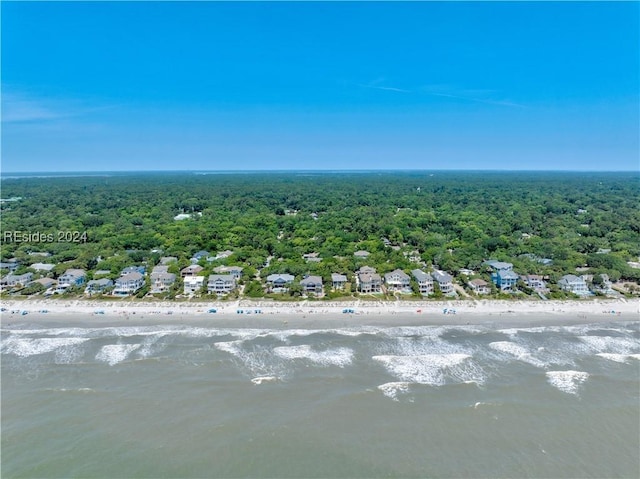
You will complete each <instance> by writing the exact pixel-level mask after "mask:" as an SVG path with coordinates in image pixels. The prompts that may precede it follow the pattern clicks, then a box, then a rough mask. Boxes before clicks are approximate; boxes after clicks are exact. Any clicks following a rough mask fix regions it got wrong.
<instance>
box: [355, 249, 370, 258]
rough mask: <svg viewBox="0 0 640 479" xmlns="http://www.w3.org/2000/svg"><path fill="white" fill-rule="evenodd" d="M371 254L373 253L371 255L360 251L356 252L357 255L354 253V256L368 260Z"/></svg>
mask: <svg viewBox="0 0 640 479" xmlns="http://www.w3.org/2000/svg"><path fill="white" fill-rule="evenodd" d="M370 254H371V253H369V252H368V251H364V250H360V251H356V252H355V253H353V256H360V257H363V258H366V257H367V256H369V255H370Z"/></svg>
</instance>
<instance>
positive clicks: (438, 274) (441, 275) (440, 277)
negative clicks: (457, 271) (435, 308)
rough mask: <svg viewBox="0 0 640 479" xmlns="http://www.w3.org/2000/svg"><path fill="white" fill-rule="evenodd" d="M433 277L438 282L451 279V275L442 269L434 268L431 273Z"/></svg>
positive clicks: (447, 281) (446, 281)
mask: <svg viewBox="0 0 640 479" xmlns="http://www.w3.org/2000/svg"><path fill="white" fill-rule="evenodd" d="M431 276H432V277H433V279H435V280H436V281H437V282H438V283H450V282H451V281H452V280H453V276H451V275H450V274H447V273H445V272H444V271H439V270H436V271H434V272H433V273H431Z"/></svg>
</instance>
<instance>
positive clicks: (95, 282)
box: [87, 278, 113, 286]
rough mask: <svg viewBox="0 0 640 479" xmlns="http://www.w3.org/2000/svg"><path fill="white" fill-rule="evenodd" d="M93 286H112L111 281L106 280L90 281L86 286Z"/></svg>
mask: <svg viewBox="0 0 640 479" xmlns="http://www.w3.org/2000/svg"><path fill="white" fill-rule="evenodd" d="M94 284H97V285H98V286H111V285H112V284H113V281H111V280H110V279H107V278H102V279H92V280H91V281H89V282H88V283H87V286H92V285H94Z"/></svg>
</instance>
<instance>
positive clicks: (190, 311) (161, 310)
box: [1, 298, 640, 329]
mask: <svg viewBox="0 0 640 479" xmlns="http://www.w3.org/2000/svg"><path fill="white" fill-rule="evenodd" d="M1 304H2V308H3V309H4V311H2V315H1V322H2V323H3V325H4V324H7V325H8V324H16V323H32V322H34V321H38V322H43V323H66V324H69V323H77V324H79V325H87V324H95V325H100V326H105V325H110V324H114V325H122V324H130V325H136V326H144V325H151V324H176V323H179V324H185V325H191V326H204V325H207V326H219V327H240V328H265V327H270V328H274V327H278V328H282V327H287V328H291V327H299V328H307V329H313V328H327V327H354V326H367V325H370V326H400V325H402V326H413V325H416V326H417V325H485V326H489V325H491V324H494V323H495V324H499V325H501V326H504V325H527V326H535V325H539V324H540V325H550V324H554V323H556V324H567V323H593V322H611V321H625V322H626V321H638V320H640V300H638V299H635V298H634V299H632V300H626V299H615V300H609V299H602V300H590V301H578V300H575V301H554V300H551V301H544V302H542V301H526V300H522V301H499V300H479V301H465V300H458V301H437V302H435V301H434V302H428V303H423V302H419V301H415V302H413V301H401V302H382V301H380V302H372V301H358V300H353V301H345V302H327V303H317V302H308V301H302V302H297V303H287V302H272V301H256V300H237V301H233V302H221V301H211V302H203V303H174V302H170V301H160V302H145V301H136V302H127V303H122V302H104V301H91V300H84V299H82V300H9V301H2V303H1ZM345 310H346V312H345ZM214 311H215V312H214Z"/></svg>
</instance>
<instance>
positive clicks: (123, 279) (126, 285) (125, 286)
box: [113, 271, 144, 296]
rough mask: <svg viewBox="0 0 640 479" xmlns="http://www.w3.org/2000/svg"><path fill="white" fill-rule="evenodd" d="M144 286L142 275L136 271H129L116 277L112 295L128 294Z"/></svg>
mask: <svg viewBox="0 0 640 479" xmlns="http://www.w3.org/2000/svg"><path fill="white" fill-rule="evenodd" d="M142 286H144V276H143V275H142V273H140V272H138V271H131V272H130V273H127V274H125V275H123V276H120V277H119V278H118V279H116V285H115V288H113V295H114V296H129V295H130V294H134V293H136V292H137V291H138V290H139V289H140V288H142Z"/></svg>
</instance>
